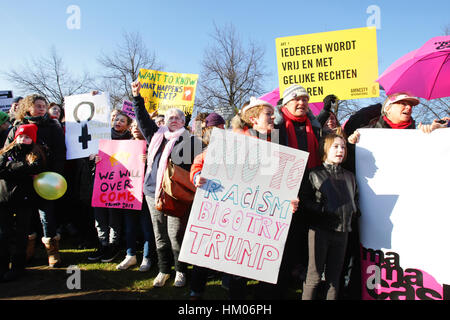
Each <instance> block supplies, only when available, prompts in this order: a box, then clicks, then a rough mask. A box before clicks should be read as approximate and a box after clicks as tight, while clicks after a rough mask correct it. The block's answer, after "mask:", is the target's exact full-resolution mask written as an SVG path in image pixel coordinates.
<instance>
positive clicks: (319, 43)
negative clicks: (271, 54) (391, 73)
mask: <svg viewBox="0 0 450 320" xmlns="http://www.w3.org/2000/svg"><path fill="white" fill-rule="evenodd" d="M275 43H276V50H277V64H278V78H279V85H280V96H283V92H284V90H285V89H286V88H288V87H289V86H291V85H292V84H294V83H295V84H300V85H301V86H303V87H304V88H305V89H306V90H307V91H308V93H309V95H310V102H321V101H322V100H323V98H324V97H326V96H327V95H329V94H335V95H336V96H338V98H339V99H341V100H348V99H358V98H370V97H378V96H379V86H378V83H377V82H376V81H375V80H376V79H377V78H378V56H377V38H376V29H375V27H367V28H357V29H349V30H341V31H331V32H323V33H314V34H306V35H299V36H292V37H283V38H277V39H275Z"/></svg>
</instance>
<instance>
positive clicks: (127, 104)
mask: <svg viewBox="0 0 450 320" xmlns="http://www.w3.org/2000/svg"><path fill="white" fill-rule="evenodd" d="M122 112H123V113H125V114H126V115H127V116H129V117H130V118H131V119H135V118H136V114H135V113H134V107H133V103H132V102H131V101H128V100H123V104H122Z"/></svg>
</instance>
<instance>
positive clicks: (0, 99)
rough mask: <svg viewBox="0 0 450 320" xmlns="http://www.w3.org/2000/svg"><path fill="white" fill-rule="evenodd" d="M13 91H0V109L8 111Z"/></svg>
mask: <svg viewBox="0 0 450 320" xmlns="http://www.w3.org/2000/svg"><path fill="white" fill-rule="evenodd" d="M13 100H14V98H13V93H12V91H10V90H5V91H0V111H3V112H6V113H8V112H9V109H10V108H11V105H12V102H13Z"/></svg>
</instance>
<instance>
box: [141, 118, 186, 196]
mask: <svg viewBox="0 0 450 320" xmlns="http://www.w3.org/2000/svg"><path fill="white" fill-rule="evenodd" d="M184 131H185V129H184V127H183V128H181V129H178V130H177V131H173V132H170V131H169V128H167V127H166V126H161V127H159V129H158V131H156V132H155V134H154V135H153V137H152V140H151V141H150V145H149V147H148V160H147V169H148V170H150V171H149V173H150V172H151V170H152V165H153V160H154V159H155V155H156V153H157V152H158V150H159V147H160V146H161V143H162V142H163V139H164V138H166V140H168V142H167V143H166V145H165V146H164V150H163V152H162V154H161V159H160V160H159V165H158V172H157V173H156V189H155V202H157V201H158V198H159V195H160V193H161V182H162V178H163V176H164V171H166V168H167V161H169V156H170V154H171V152H172V149H173V147H174V146H175V142H177V140H178V138H179V137H180V136H181V135H182V134H183V133H184Z"/></svg>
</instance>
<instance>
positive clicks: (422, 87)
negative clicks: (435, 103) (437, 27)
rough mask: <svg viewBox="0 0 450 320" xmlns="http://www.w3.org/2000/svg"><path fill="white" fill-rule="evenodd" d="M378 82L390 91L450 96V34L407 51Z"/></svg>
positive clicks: (425, 95)
mask: <svg viewBox="0 0 450 320" xmlns="http://www.w3.org/2000/svg"><path fill="white" fill-rule="evenodd" d="M377 82H378V83H379V84H380V85H381V86H383V88H384V90H385V91H386V93H387V94H393V93H396V92H409V93H411V94H413V95H415V96H417V97H421V98H425V99H427V100H431V99H436V98H442V97H448V96H450V36H441V37H435V38H432V39H430V40H428V41H427V42H426V43H425V44H424V45H423V46H422V47H420V48H419V49H416V50H414V51H411V52H409V53H407V54H406V55H404V56H403V57H401V58H400V59H398V60H397V61H395V62H394V63H393V64H392V65H391V66H389V68H387V69H386V71H384V72H383V74H382V75H381V76H380V77H379V78H378V80H377Z"/></svg>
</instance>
